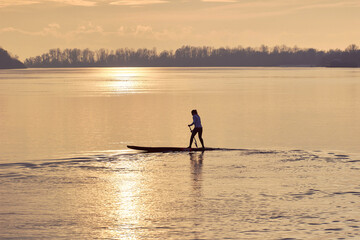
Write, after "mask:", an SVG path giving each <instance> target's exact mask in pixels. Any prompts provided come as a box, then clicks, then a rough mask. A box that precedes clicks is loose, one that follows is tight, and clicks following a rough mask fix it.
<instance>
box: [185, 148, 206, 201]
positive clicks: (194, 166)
mask: <svg viewBox="0 0 360 240" xmlns="http://www.w3.org/2000/svg"><path fill="white" fill-rule="evenodd" d="M189 156H190V163H191V175H192V186H193V190H194V196H197V197H200V196H201V182H202V167H203V161H204V152H201V153H198V152H197V153H195V152H190V153H189Z"/></svg>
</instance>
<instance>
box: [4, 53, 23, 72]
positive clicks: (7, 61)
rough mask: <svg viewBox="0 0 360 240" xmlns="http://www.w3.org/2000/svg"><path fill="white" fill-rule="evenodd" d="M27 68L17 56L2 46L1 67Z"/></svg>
mask: <svg viewBox="0 0 360 240" xmlns="http://www.w3.org/2000/svg"><path fill="white" fill-rule="evenodd" d="M9 68H25V65H24V64H23V63H22V62H20V61H19V60H18V59H17V57H16V56H15V57H12V56H11V55H10V54H9V53H8V52H7V51H6V50H5V49H3V48H0V69H9Z"/></svg>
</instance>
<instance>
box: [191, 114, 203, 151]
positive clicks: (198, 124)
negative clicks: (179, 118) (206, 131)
mask: <svg viewBox="0 0 360 240" xmlns="http://www.w3.org/2000/svg"><path fill="white" fill-rule="evenodd" d="M191 114H192V115H193V122H192V123H191V124H189V125H188V126H189V127H191V126H192V125H195V128H194V129H193V130H192V131H191V132H192V133H191V138H190V145H189V148H191V145H192V142H193V140H194V137H195V135H196V134H197V133H198V134H199V135H198V136H199V139H200V142H201V145H202V147H203V148H205V146H204V140H203V139H202V132H203V128H202V126H201V120H200V117H199V115H198V113H197V111H196V110H192V111H191Z"/></svg>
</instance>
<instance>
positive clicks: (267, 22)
mask: <svg viewBox="0 0 360 240" xmlns="http://www.w3.org/2000/svg"><path fill="white" fill-rule="evenodd" d="M359 13H360V0H0V47H2V48H4V49H6V50H8V51H9V52H10V53H11V54H13V55H17V56H18V57H19V58H20V60H24V59H26V58H28V57H34V56H37V55H40V54H43V53H45V52H47V51H48V50H49V49H53V48H60V49H64V48H81V49H84V48H90V49H92V50H96V49H100V48H106V49H114V50H115V49H118V48H126V47H128V48H134V49H137V48H150V49H152V48H157V50H158V51H162V50H174V49H177V48H179V47H181V46H184V45H192V46H211V47H237V46H242V47H249V46H250V47H259V46H261V45H262V44H265V45H267V46H270V47H272V46H275V45H283V44H284V45H287V46H290V47H293V46H297V47H300V48H317V49H321V50H328V49H337V48H338V49H345V48H346V47H347V46H348V45H350V44H356V45H358V46H359V45H360V28H359V26H360V14H359Z"/></svg>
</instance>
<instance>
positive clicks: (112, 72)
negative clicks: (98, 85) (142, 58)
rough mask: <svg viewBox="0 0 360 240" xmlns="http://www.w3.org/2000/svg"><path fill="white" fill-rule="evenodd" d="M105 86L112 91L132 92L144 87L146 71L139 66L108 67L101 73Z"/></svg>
mask: <svg viewBox="0 0 360 240" xmlns="http://www.w3.org/2000/svg"><path fill="white" fill-rule="evenodd" d="M103 74H104V75H105V83H104V85H105V87H106V88H108V89H109V91H110V92H114V93H132V92H137V91H139V90H142V89H143V88H144V81H143V77H144V76H146V72H145V71H143V70H142V69H139V68H110V69H106V70H105V72H104V73H103Z"/></svg>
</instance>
